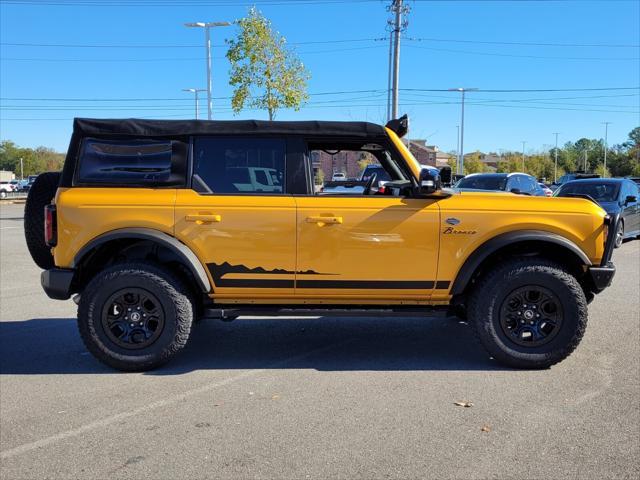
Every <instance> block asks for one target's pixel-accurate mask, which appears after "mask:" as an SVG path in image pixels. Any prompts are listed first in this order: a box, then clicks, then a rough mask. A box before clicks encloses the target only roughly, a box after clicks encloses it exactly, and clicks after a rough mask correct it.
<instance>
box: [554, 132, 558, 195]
mask: <svg viewBox="0 0 640 480" xmlns="http://www.w3.org/2000/svg"><path fill="white" fill-rule="evenodd" d="M553 134H554V135H555V136H556V149H555V150H554V153H555V157H556V159H555V162H554V165H553V183H556V182H557V181H558V135H560V133H559V132H554V133H553Z"/></svg>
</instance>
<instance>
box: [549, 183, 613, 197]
mask: <svg viewBox="0 0 640 480" xmlns="http://www.w3.org/2000/svg"><path fill="white" fill-rule="evenodd" d="M619 190H620V184H618V183H593V182H579V181H578V182H575V183H569V184H566V185H564V186H563V187H561V188H560V189H559V190H558V191H557V192H556V196H557V197H566V196H567V194H576V193H578V194H580V195H589V196H590V197H591V198H593V199H594V200H595V201H596V202H615V201H616V200H617V199H618V191H619Z"/></svg>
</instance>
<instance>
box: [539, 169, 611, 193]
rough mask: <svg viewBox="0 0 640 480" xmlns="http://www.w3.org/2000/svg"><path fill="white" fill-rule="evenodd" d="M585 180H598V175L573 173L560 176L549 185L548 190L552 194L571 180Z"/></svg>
mask: <svg viewBox="0 0 640 480" xmlns="http://www.w3.org/2000/svg"><path fill="white" fill-rule="evenodd" d="M587 178H600V175H598V174H597V173H585V172H573V173H567V174H565V175H562V176H561V177H560V178H559V179H558V180H556V181H555V182H553V183H552V184H551V185H549V188H550V189H551V190H553V191H554V192H555V191H556V189H558V188H560V187H561V186H562V185H564V184H565V183H567V182H572V181H573V180H583V179H587Z"/></svg>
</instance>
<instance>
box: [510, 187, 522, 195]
mask: <svg viewBox="0 0 640 480" xmlns="http://www.w3.org/2000/svg"><path fill="white" fill-rule="evenodd" d="M509 191H510V192H511V193H515V194H516V195H520V194H521V193H522V192H521V191H520V189H519V188H512V189H511V190H509Z"/></svg>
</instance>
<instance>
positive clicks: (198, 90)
mask: <svg viewBox="0 0 640 480" xmlns="http://www.w3.org/2000/svg"><path fill="white" fill-rule="evenodd" d="M182 91H183V92H191V93H193V94H194V97H195V99H196V120H198V111H199V110H200V108H199V105H198V92H206V91H207V89H206V88H183V89H182Z"/></svg>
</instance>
